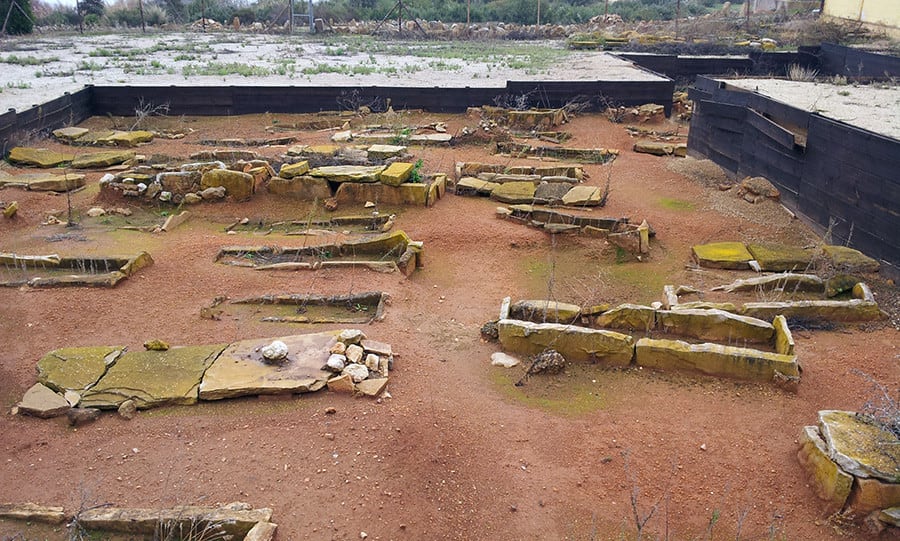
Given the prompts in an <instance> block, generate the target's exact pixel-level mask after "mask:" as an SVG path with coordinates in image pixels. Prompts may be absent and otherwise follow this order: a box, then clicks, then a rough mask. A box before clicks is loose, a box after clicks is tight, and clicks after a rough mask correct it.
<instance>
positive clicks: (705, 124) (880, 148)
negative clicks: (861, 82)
mask: <svg viewBox="0 0 900 541" xmlns="http://www.w3.org/2000/svg"><path fill="white" fill-rule="evenodd" d="M697 86H698V87H699V88H692V89H691V94H692V98H693V99H695V108H694V114H693V117H692V119H691V130H690V135H689V137H688V149H689V151H691V153H692V154H694V155H697V154H699V155H702V156H705V157H708V158H709V159H711V160H712V161H714V162H715V163H717V164H719V165H720V166H721V167H722V168H723V169H725V170H727V171H728V172H729V173H731V174H732V175H734V176H736V177H739V178H742V177H745V176H764V177H766V178H767V179H769V180H770V181H771V182H772V183H773V184H774V185H775V186H776V187H778V189H779V190H780V191H781V193H782V199H783V201H784V203H785V205H787V206H788V207H789V208H791V209H793V210H795V211H797V212H798V213H800V214H801V215H803V216H804V217H806V218H807V219H809V220H810V221H811V222H813V223H814V224H815V225H817V226H818V227H819V228H820V229H821V230H822V231H824V230H827V229H829V228H830V229H831V234H832V240H833V242H834V243H836V244H844V243H849V245H851V246H853V247H855V248H857V249H859V250H862V251H863V252H865V253H866V254H868V255H870V256H872V257H876V258H879V259H881V260H883V261H886V262H887V263H889V264H890V265H892V266H893V267H894V268H895V269H898V268H900V237H898V236H897V231H900V176H898V175H897V171H900V141H898V140H896V139H891V138H889V137H885V136H881V135H878V134H876V133H872V132H869V131H866V130H863V129H860V128H857V127H854V126H850V125H848V124H844V123H842V122H839V121H835V120H830V119H827V118H825V117H822V116H821V115H818V114H810V113H807V112H805V111H800V110H797V109H794V108H791V107H789V106H786V105H784V104H782V103H779V102H776V101H774V100H769V99H768V98H766V97H765V96H761V95H759V94H755V93H748V92H738V91H734V90H729V89H727V88H721V87H720V85H718V84H712V83H711V82H710V81H709V80H703V81H700V80H698V85H697ZM803 136H805V137H803ZM804 139H805V141H804Z"/></svg>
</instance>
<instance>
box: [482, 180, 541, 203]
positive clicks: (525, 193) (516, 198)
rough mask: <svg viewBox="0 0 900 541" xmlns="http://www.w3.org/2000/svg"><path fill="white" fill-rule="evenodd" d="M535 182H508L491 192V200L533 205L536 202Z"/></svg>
mask: <svg viewBox="0 0 900 541" xmlns="http://www.w3.org/2000/svg"><path fill="white" fill-rule="evenodd" d="M534 190H535V188H534V183H533V182H506V183H504V184H500V185H498V186H497V187H496V188H494V190H493V191H492V192H491V199H495V200H497V201H500V202H503V203H509V204H513V205H515V204H519V203H531V202H532V201H533V200H534Z"/></svg>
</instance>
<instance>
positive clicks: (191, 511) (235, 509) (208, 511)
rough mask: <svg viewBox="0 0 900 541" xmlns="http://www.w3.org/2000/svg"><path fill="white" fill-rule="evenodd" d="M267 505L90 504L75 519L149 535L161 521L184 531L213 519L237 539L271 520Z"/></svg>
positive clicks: (92, 525)
mask: <svg viewBox="0 0 900 541" xmlns="http://www.w3.org/2000/svg"><path fill="white" fill-rule="evenodd" d="M271 520H272V510H271V509H269V508H261V509H250V508H249V506H248V505H247V504H230V505H227V506H224V507H198V506H188V505H185V506H177V507H173V508H171V509H140V508H137V509H136V508H122V507H105V506H104V507H93V508H90V509H86V510H84V511H81V512H80V513H79V514H78V522H79V524H81V526H83V527H84V528H85V529H87V530H101V531H108V532H121V533H130V534H146V535H152V534H153V533H154V532H155V531H156V528H157V527H158V526H159V524H160V523H161V522H164V523H169V524H172V525H182V526H183V529H184V531H185V532H187V531H189V530H190V526H191V524H192V523H194V524H203V525H205V524H207V523H215V524H220V525H221V526H222V529H223V531H224V532H225V533H226V534H228V535H232V536H237V539H243V538H244V536H246V535H247V532H249V531H250V530H251V529H252V528H253V527H254V526H256V524H257V523H258V522H271Z"/></svg>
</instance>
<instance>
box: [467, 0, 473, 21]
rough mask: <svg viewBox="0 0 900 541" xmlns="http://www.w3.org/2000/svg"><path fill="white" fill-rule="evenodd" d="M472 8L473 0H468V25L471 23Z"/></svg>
mask: <svg viewBox="0 0 900 541" xmlns="http://www.w3.org/2000/svg"><path fill="white" fill-rule="evenodd" d="M471 10H472V0H466V26H469V25H470V24H471V20H472V19H471V17H470V12H471Z"/></svg>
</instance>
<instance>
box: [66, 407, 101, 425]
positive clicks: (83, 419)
mask: <svg viewBox="0 0 900 541" xmlns="http://www.w3.org/2000/svg"><path fill="white" fill-rule="evenodd" d="M66 417H67V418H68V419H69V424H70V425H72V426H81V425H86V424H88V423H92V422H94V421H96V420H97V419H98V418H100V410H98V409H96V408H72V409H70V410H69V411H67V412H66Z"/></svg>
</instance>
